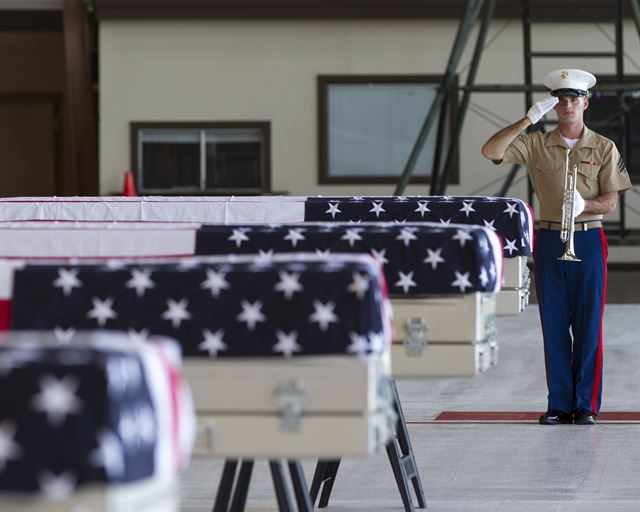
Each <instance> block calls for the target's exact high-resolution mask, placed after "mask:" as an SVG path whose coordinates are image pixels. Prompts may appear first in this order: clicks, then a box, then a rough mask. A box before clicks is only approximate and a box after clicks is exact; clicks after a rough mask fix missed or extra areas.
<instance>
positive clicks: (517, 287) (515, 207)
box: [0, 196, 533, 314]
mask: <svg viewBox="0 0 640 512" xmlns="http://www.w3.org/2000/svg"><path fill="white" fill-rule="evenodd" d="M25 220H38V221H44V220H53V221H82V222H86V221H127V222H132V221H138V222H170V223H175V224H180V223H184V222H197V223H208V224H211V223H227V224H229V223H252V224H254V223H274V222H280V223H292V222H295V223H297V222H313V221H322V222H327V221H330V222H361V221H369V222H385V221H391V222H411V221H413V222H425V221H426V222H438V223H443V224H445V223H460V224H474V225H480V226H486V227H489V228H490V229H493V230H495V231H496V232H497V233H498V234H499V235H500V236H501V238H502V241H503V248H504V256H505V265H504V282H503V288H502V291H501V293H500V295H499V297H498V303H497V311H498V313H499V314H514V313H518V312H520V311H522V310H523V309H524V307H526V305H527V304H528V299H529V285H530V281H529V276H528V274H529V272H528V268H527V265H526V258H527V257H528V256H531V254H532V244H533V215H532V212H531V209H530V207H529V205H527V204H526V203H525V202H523V201H522V200H520V199H517V198H497V197H483V196H368V197H347V196H341V197H306V196H299V197H295V196H276V197H267V196H256V197H251V196H248V197H75V198H74V197H66V198H58V197H53V198H41V197H34V198H7V199H0V221H25Z"/></svg>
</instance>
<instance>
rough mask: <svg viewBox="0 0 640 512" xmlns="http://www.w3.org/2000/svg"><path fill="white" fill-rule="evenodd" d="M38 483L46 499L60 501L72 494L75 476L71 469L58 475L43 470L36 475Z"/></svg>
mask: <svg viewBox="0 0 640 512" xmlns="http://www.w3.org/2000/svg"><path fill="white" fill-rule="evenodd" d="M38 485H39V486H40V490H41V491H42V493H43V494H44V495H45V496H46V497H47V498H48V499H50V500H51V501H62V500H65V499H67V498H69V496H71V495H72V494H73V491H74V490H75V487H76V477H75V476H74V475H73V473H72V472H71V471H65V472H64V473H60V475H54V474H53V473H51V472H50V471H44V472H42V473H41V474H40V476H39V477H38Z"/></svg>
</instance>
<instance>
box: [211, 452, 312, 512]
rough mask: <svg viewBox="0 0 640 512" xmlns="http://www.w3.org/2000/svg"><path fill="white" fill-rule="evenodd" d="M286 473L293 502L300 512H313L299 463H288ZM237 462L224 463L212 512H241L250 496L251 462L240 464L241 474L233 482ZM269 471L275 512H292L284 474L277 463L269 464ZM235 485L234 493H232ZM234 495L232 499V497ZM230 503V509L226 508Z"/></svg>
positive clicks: (270, 462)
mask: <svg viewBox="0 0 640 512" xmlns="http://www.w3.org/2000/svg"><path fill="white" fill-rule="evenodd" d="M288 465H289V473H290V474H291V483H292V484H293V492H294V495H295V498H296V503H297V505H298V511H299V512H312V510H313V504H312V502H311V499H310V497H309V490H308V488H307V483H306V481H305V479H304V473H303V472H302V465H301V464H300V461H299V460H289V461H288ZM237 468H238V460H236V459H227V460H225V462H224V469H223V470H222V476H221V477H220V486H219V487H218V493H217V495H216V501H215V503H214V505H213V512H242V511H243V510H244V507H245V505H246V503H247V495H248V494H249V482H250V480H251V472H252V471H253V459H243V460H242V461H241V462H240V471H238V474H237V479H236V470H237ZM269 470H270V471H271V478H272V479H273V488H274V490H275V492H276V499H277V500H278V510H279V511H280V512H294V510H295V509H294V508H293V506H292V504H291V496H290V494H289V489H288V488H287V485H286V483H285V477H284V471H283V469H282V462H281V461H280V460H269ZM234 481H235V490H234ZM232 492H233V498H232V496H231V494H232ZM229 501H231V505H229Z"/></svg>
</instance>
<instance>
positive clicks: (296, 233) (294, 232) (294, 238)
mask: <svg viewBox="0 0 640 512" xmlns="http://www.w3.org/2000/svg"><path fill="white" fill-rule="evenodd" d="M284 239H285V240H289V241H290V242H291V246H292V247H296V246H297V245H298V242H299V241H300V240H304V235H303V234H302V230H300V229H290V230H289V233H288V234H287V236H285V237H284Z"/></svg>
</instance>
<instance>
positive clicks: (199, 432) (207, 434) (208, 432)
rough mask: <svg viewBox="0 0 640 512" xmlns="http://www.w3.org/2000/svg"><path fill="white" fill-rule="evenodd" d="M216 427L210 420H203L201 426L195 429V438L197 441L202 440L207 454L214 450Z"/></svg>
mask: <svg viewBox="0 0 640 512" xmlns="http://www.w3.org/2000/svg"><path fill="white" fill-rule="evenodd" d="M215 433H216V425H215V422H213V421H211V420H205V421H204V422H203V423H202V424H200V423H199V424H198V425H197V428H196V436H197V438H198V440H202V441H203V443H204V448H205V449H206V451H207V453H211V452H213V450H214V448H215Z"/></svg>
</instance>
